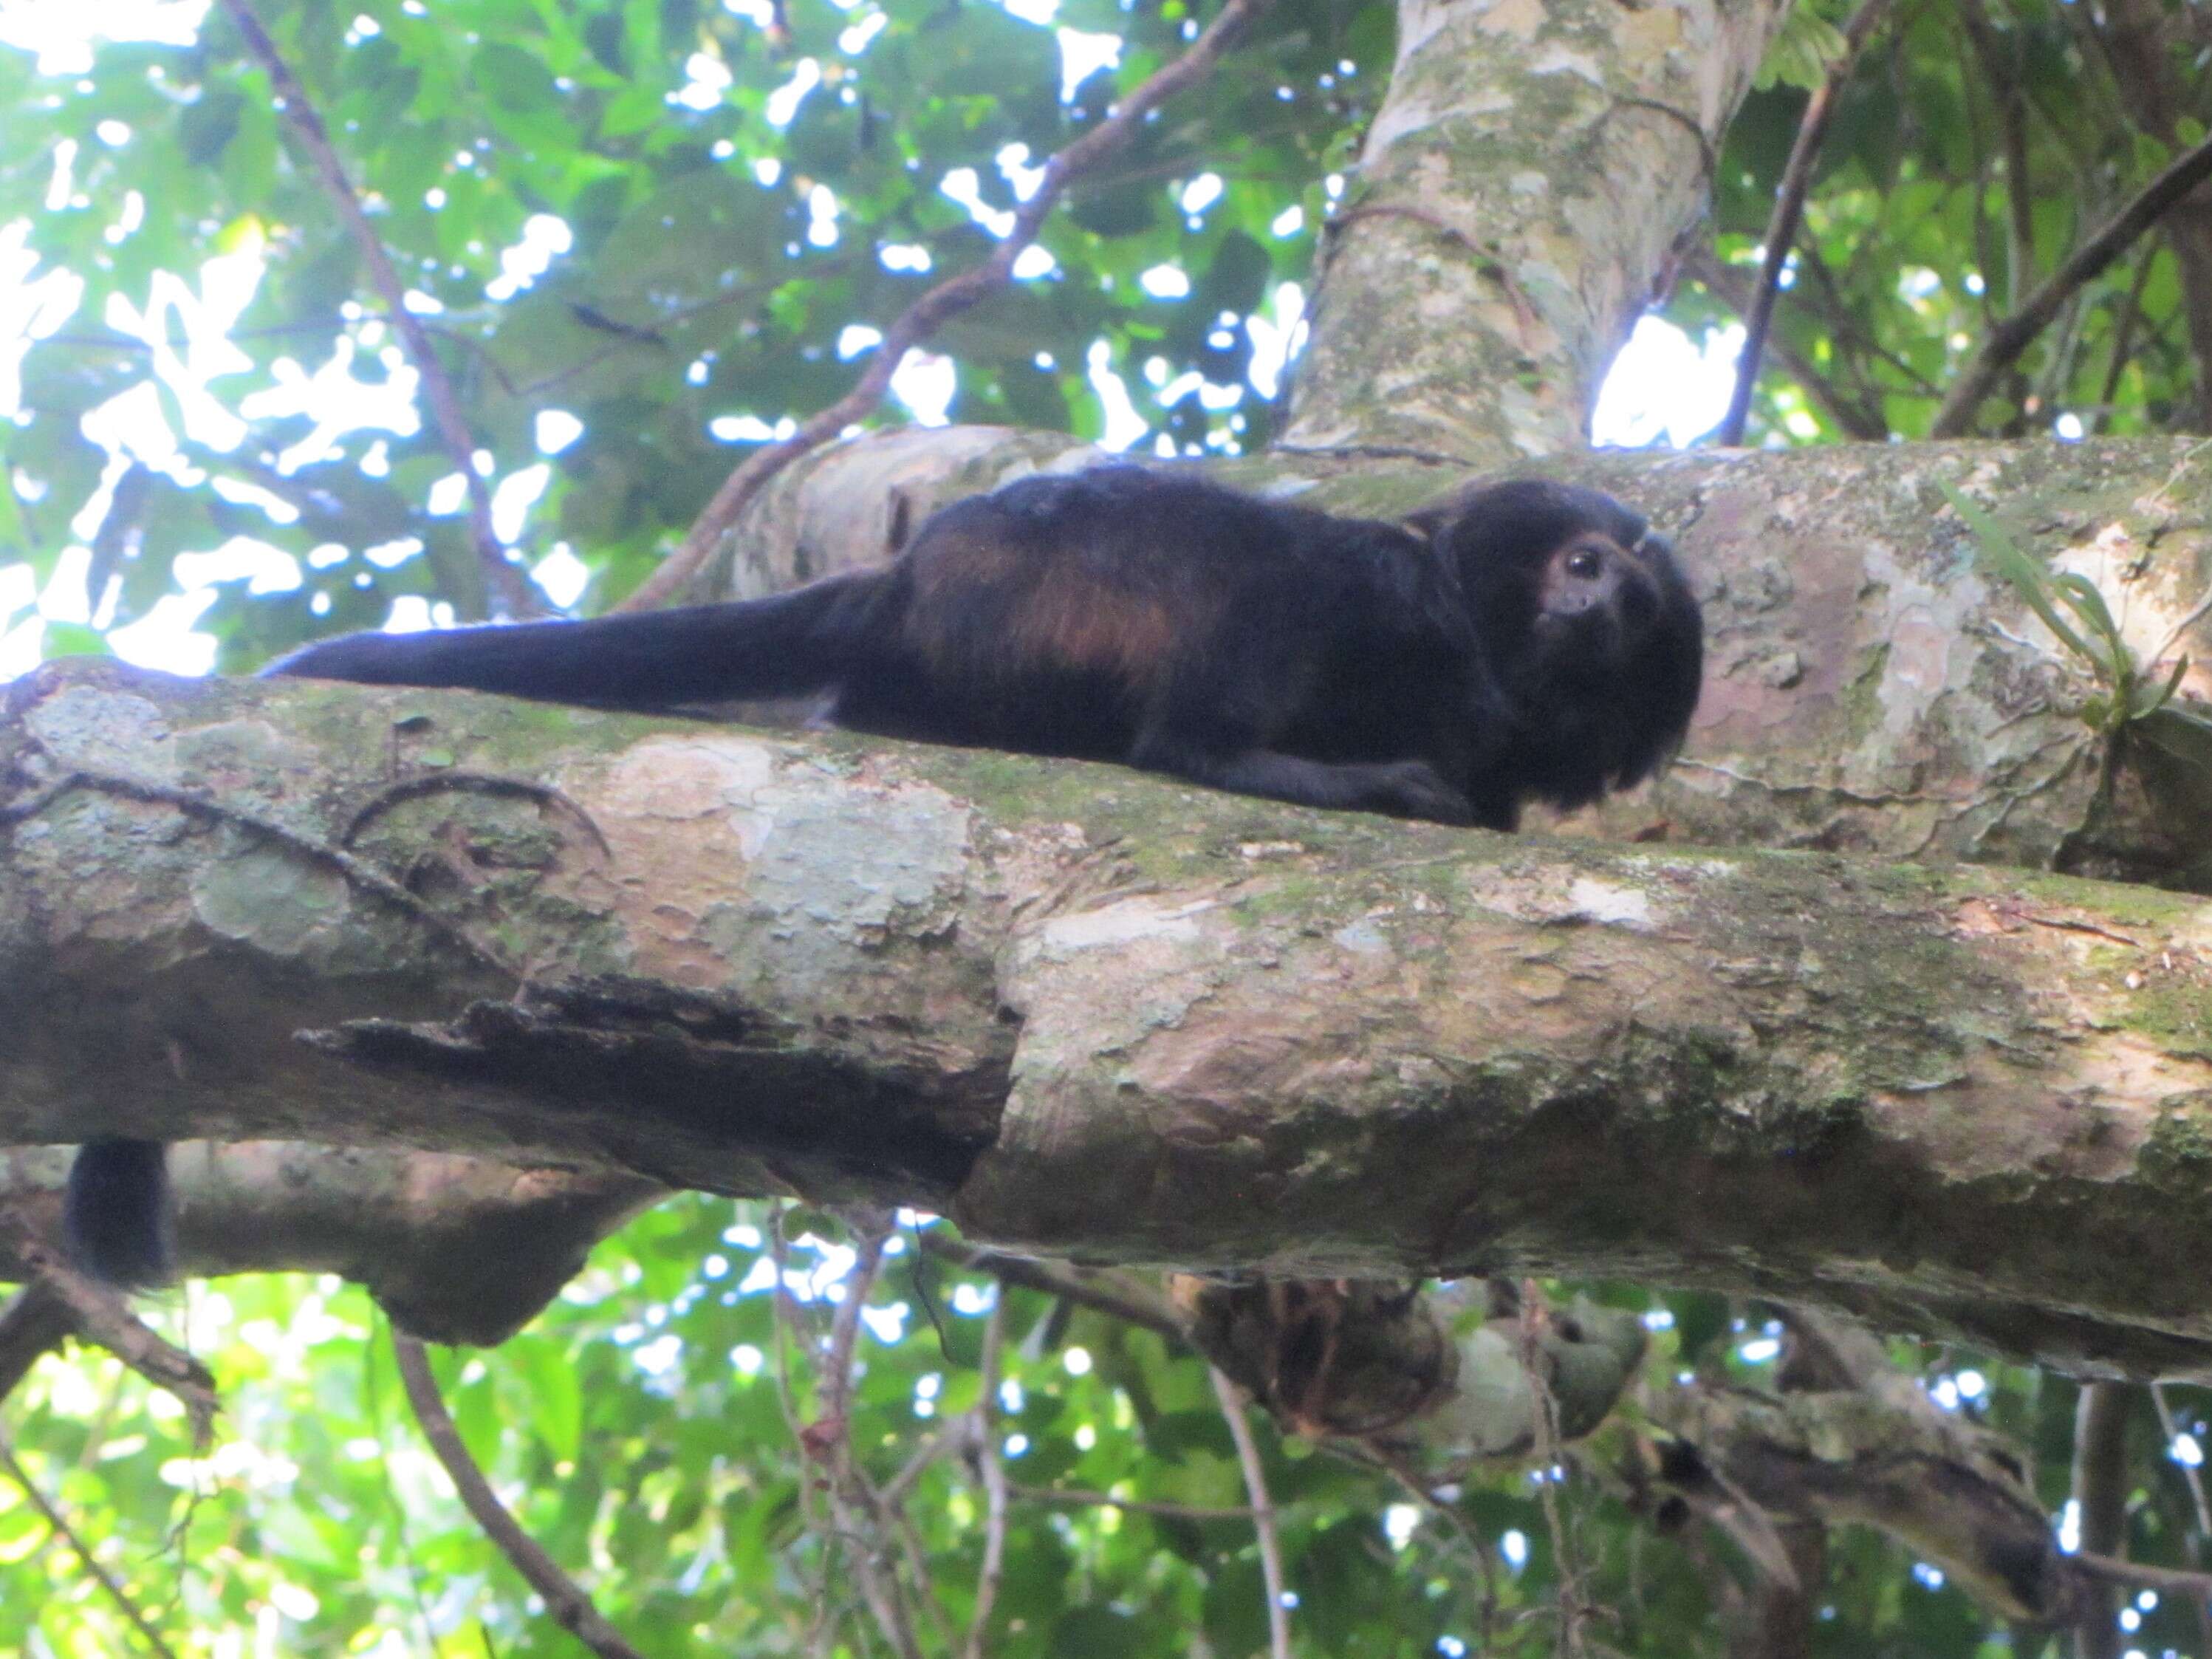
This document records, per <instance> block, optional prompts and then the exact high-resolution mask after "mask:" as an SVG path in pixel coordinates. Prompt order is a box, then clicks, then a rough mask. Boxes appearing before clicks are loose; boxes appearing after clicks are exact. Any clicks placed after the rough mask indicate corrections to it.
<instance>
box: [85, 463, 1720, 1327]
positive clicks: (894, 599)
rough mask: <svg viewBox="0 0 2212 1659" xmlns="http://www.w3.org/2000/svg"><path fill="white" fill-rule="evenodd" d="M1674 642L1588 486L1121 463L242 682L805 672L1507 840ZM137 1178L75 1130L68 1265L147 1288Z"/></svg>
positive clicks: (1663, 550)
mask: <svg viewBox="0 0 2212 1659" xmlns="http://www.w3.org/2000/svg"><path fill="white" fill-rule="evenodd" d="M1702 652H1703V633H1702V627H1701V623H1700V621H1699V613H1698V605H1697V601H1696V599H1694V598H1693V597H1692V593H1691V592H1690V587H1689V584H1688V583H1687V582H1686V580H1684V578H1683V575H1682V572H1681V570H1680V567H1679V566H1678V565H1677V564H1676V563H1675V562H1674V552H1673V550H1672V549H1671V548H1670V547H1669V546H1668V543H1667V541H1666V539H1665V538H1663V537H1662V536H1660V535H1658V534H1657V533H1656V532H1653V531H1652V530H1651V529H1650V527H1649V526H1647V525H1646V524H1645V522H1644V520H1643V519H1642V518H1641V517H1640V516H1639V515H1638V514H1637V513H1632V512H1631V511H1630V510H1629V509H1628V508H1627V507H1623V506H1622V505H1621V504H1620V502H1619V501H1614V500H1613V498H1612V497H1611V496H1609V495H1603V494H1601V493H1600V492H1598V491H1596V490H1594V489H1578V488H1576V487H1574V486H1572V485H1568V484H1560V483H1551V482H1548V481H1547V480H1542V479H1533V478H1530V479H1519V480H1515V481H1511V482H1508V483H1498V484H1491V485H1488V486H1486V487H1482V488H1478V489H1468V490H1463V491H1461V492H1459V493H1457V494H1455V495H1452V496H1449V497H1448V498H1446V499H1445V500H1444V501H1441V502H1438V503H1437V505H1435V506H1433V507H1429V508H1427V509H1425V510H1424V511H1423V512H1421V513H1417V514H1415V515H1414V516H1413V518H1411V519H1410V520H1407V522H1405V523H1404V524H1389V523H1384V522H1382V521H1380V520H1370V519H1346V518H1337V517H1334V516H1331V515H1330V514H1328V513H1319V512H1315V511H1313V510H1311V509H1310V508H1306V507H1293V506H1289V505H1286V504H1284V503H1281V502H1276V501H1262V500H1260V499H1259V498H1257V497H1255V496H1251V495H1243V494H1240V493H1239V492H1237V491H1235V490H1231V489H1225V488H1223V487H1222V486H1220V485H1218V484H1213V483H1206V482H1204V481H1203V480H1201V479H1199V478H1197V477H1189V476H1186V475H1184V474H1182V473H1179V472H1176V471H1149V470H1146V469H1143V468H1139V467H1134V466H1126V465H1122V466H1107V467H1100V468H1097V469H1094V470H1092V471H1086V472H1079V473H1075V474H1072V475H1066V476H1053V477H1030V478H1024V479H1023V480H1021V481H1020V482H1018V483H1012V484H1009V485H1007V486H1006V488H1004V489H1000V490H997V491H995V492H994V493H993V494H991V495H979V496H975V497H972V498H970V499H969V500H966V501H957V502H955V503H953V504H952V505H951V506H950V507H945V508H944V509H943V510H942V511H940V512H939V513H935V514H933V516H932V517H931V518H930V519H929V520H927V522H926V523H924V524H923V525H922V526H921V529H920V531H919V532H916V534H915V537H914V539H913V540H912V541H911V542H910V543H909V544H908V546H907V547H906V549H905V550H904V551H903V552H902V553H901V554H900V555H899V556H898V557H897V558H896V559H895V560H894V561H893V562H891V563H890V564H889V565H887V566H884V567H883V568H878V569H874V570H866V571H855V572H853V573H850V574H844V575H838V576H832V577H829V578H828V579H826V580H822V581H818V582H816V583H815V584H813V585H812V586H809V587H803V588H800V589H799V590H797V591H796V592H790V593H784V594H779V595H776V596H775V597H773V598H770V599H753V600H748V601H745V602H744V603H741V604H731V605H700V606H694V607H691V608H689V609H684V610H676V611H654V612H651V613H647V614H644V615H639V616H618V617H600V618H599V619H597V620H595V621H591V622H580V623H572V622H547V623H523V624H520V625H517V626H512V627H489V628H465V629H450V630H447V631H445V632H439V633H425V634H406V635H387V634H355V635H348V636H346V637H343V638H341V639H335V640H328V641H324V642H322V643H320V644H317V645H311V646H308V647H306V648H305V649H304V650H301V651H298V652H295V653H293V654H292V655H290V656H289V657H286V658H284V659H282V660H281V661H279V662H276V663H275V664H273V665H271V666H270V669H269V670H268V671H269V672H270V673H272V674H289V675H302V676H307V677H311V678H321V679H333V680H352V681H358V682H361V683H363V684H386V685H420V686H461V687H468V688H471V689H473V690H480V691H498V692H506V693H508V694H510V695H513V696H525V697H537V698H542V699H544V700H547V701H550V702H567V703H578V704H585V705H589V706H592V707H597V708H629V709H641V710H648V711H659V712H668V711H674V710H679V709H684V708H702V707H707V706H711V705H713V704H715V703H719V702H733V701H737V700H740V699H747V698H762V697H778V696H791V695H793V694H798V693H805V692H816V691H826V692H829V693H831V694H833V696H834V702H833V704H832V707H831V715H832V718H833V719H835V720H836V721H837V723H838V724H840V725H842V726H850V727H853V728H854V729H856V730H859V731H863V732H879V733H882V734H884V735H885V736H890V737H899V738H917V739H920V740H922V741H925V742H932V743H952V744H971V745H975V746H978V747H984V748H994V749H1010V750H1025V751H1028V752H1030V753H1034V754H1046V755H1069V756H1078V757H1086V758H1090V759H1093V760H1107V761H1119V762H1121V763H1124V764H1127V765H1130V766H1134V767H1139V768H1142V769H1146V770H1148V771H1154V772H1164V773H1167V774H1170V775H1174V776H1176V777H1181V778H1187V779H1189V780H1190V781H1193V782H1195V783H1201V784H1208V785H1211V786H1212V787H1216V788H1220V789H1228V790H1234V791H1237V792H1239V793H1244V794H1252V795H1266V796H1271V797H1273V798H1274V799H1279V800H1288V801H1295V802H1298V803H1300V804H1302V805H1308V806H1321V807H1348V808H1359V809H1364V810H1367V811H1378V812H1389V813H1395V814H1397V815H1399V816H1401V817H1413V818H1429V819H1434V820H1437V821H1438V822H1441V823H1471V824H1480V825H1481V826H1483V827H1485V828H1486V829H1512V828H1513V827H1514V826H1515V825H1516V823H1517V822H1518V820H1519V817H1520V811H1521V805H1522V802H1523V801H1524V800H1527V799H1537V800H1541V801H1545V802H1547V803H1549V804H1550V805H1553V806H1558V807H1563V808H1570V807H1576V806H1582V805H1587V804H1588V803H1589V802H1591V801H1594V800H1595V799H1598V798H1599V797H1600V796H1601V795H1602V794H1604V793H1606V791H1607V790H1608V789H1612V788H1622V787H1627V786H1629V785H1631V784H1634V783H1637V782H1639V781H1642V780H1643V779H1644V778H1646V777H1649V776H1650V775H1651V774H1652V773H1653V772H1655V771H1656V770H1657V769H1658V768H1659V767H1660V766H1661V765H1662V764H1663V763H1664V762H1665V761H1666V759H1667V758H1668V756H1669V755H1671V754H1672V753H1673V752H1674V749H1675V747H1676V746H1677V745H1678V744H1680V742H1681V739H1682V736H1683V733H1684V732H1685V731H1686V729H1687V727H1688V725H1689V720H1690V714H1691V712H1692V709H1693V708H1695V707H1696V704H1697V701H1698V689H1699V673H1700V665H1701V659H1702ZM162 1181H163V1177H162V1166H161V1149H160V1147H159V1146H156V1145H155V1144H154V1143H151V1142H146V1141H131V1140H110V1141H94V1142H91V1143H88V1145H87V1146H85V1147H84V1149H83V1150H82V1152H81V1153H80V1154H79V1156H78V1158H77V1160H76V1167H75V1169H74V1170H72V1172H71V1174H70V1192H69V1204H68V1221H69V1225H70V1231H71V1235H72V1237H73V1238H74V1239H75V1241H76V1252H77V1255H78V1256H79V1259H80V1260H81V1261H83V1262H84V1263H85V1265H86V1266H88V1267H89V1268H90V1269H91V1270H92V1271H94V1273H98V1274H100V1276H101V1277H103V1278H105V1279H109V1280H111V1281H112V1282H114V1283H117V1284H121V1285H144V1284H149V1283H155V1282H158V1281H159V1280H160V1279H161V1278H162V1277H163V1276H164V1274H165V1270H166V1267H167V1255H168V1252H167V1241H166V1237H165V1233H164V1231H163V1229H164V1228H165V1227H166V1225H167V1223H166V1220H165V1219H164V1218H165V1216H166V1212H167V1206H166V1201H165V1196H164V1194H163V1192H162Z"/></svg>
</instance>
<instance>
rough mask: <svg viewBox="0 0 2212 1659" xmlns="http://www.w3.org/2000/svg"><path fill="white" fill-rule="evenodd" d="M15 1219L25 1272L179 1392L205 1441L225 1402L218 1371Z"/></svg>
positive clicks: (139, 1368)
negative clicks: (155, 1328) (220, 1396)
mask: <svg viewBox="0 0 2212 1659" xmlns="http://www.w3.org/2000/svg"><path fill="white" fill-rule="evenodd" d="M9 1225H11V1226H12V1227H13V1229H14V1230H15V1234H16V1238H15V1259H16V1261H18V1262H20V1263H21V1266H22V1269H23V1272H24V1273H25V1274H26V1276H27V1278H29V1279H30V1280H31V1281H32V1282H33V1284H35V1285H43V1286H44V1287H45V1288H46V1291H48V1292H50V1293H51V1294H52V1296H54V1297H56V1298H57V1299H58V1301H59V1302H60V1303H61V1304H62V1305H63V1307H64V1308H65V1309H66V1310H68V1312H69V1316H70V1318H71V1319H72V1320H73V1321H74V1322H76V1333H77V1334H78V1335H79V1336H81V1337H82V1338H83V1339H84V1340H86V1341H88V1342H96V1343H98V1344H99V1345H100V1346H101V1347H103V1348H105V1349H106V1350H107V1351H108V1352H110V1353H112V1354H113V1355H114V1356H115V1357H116V1358H118V1359H119V1360H121V1361H122V1362H123V1363H124V1364H126V1365H128V1366H129V1367H130V1368H131V1370H134V1371H136V1372H137V1373H138V1375H139V1376H143V1377H144V1378H145V1379H146V1380H147V1381H148V1382H149V1383H152V1384H153V1385H154V1386H155V1388H157V1389H167V1391H168V1392H169V1393H171V1394H173V1395H175V1396H176V1397H177V1399H178V1400H179V1401H181V1402H182V1403H183V1405H184V1407H185V1413H186V1415H187V1416H188V1417H189V1418H190V1419H191V1425H192V1443H193V1444H194V1445H204V1444H205V1443H206V1441H207V1437H208V1426H209V1425H210V1424H211V1423H212V1422H214V1420H215V1414H216V1411H217V1409H219V1407H220V1404H221V1402H220V1401H218V1400H217V1398H216V1391H215V1376H214V1374H213V1373H212V1372H210V1370H208V1368H207V1367H206V1366H204V1365H203V1364H200V1362H199V1361H198V1360H197V1359H195V1358H192V1356H191V1355H190V1354H188V1353H186V1352H185V1351H184V1350H183V1349H182V1348H179V1347H178V1346H176V1345H175V1344H174V1343H172V1342H166V1341H164V1340H162V1339H161V1338H160V1337H158V1336H156V1335H155V1334H154V1333H153V1332H152V1331H151V1330H149V1328H147V1327H146V1326H145V1325H144V1324H143V1323H142V1322H139V1321H138V1320H137V1319H136V1318H134V1317H132V1316H131V1310H129V1309H128V1308H126V1307H125V1306H124V1305H123V1303H122V1301H121V1299H120V1298H119V1297H117V1296H116V1294H115V1292H114V1291H111V1290H109V1289H108V1288H107V1287H106V1285H100V1284H98V1283H96V1282H95V1281H94V1280H93V1279H88V1278H87V1277H86V1276H85V1275H84V1274H83V1273H80V1272H79V1271H78V1270H77V1269H76V1267H74V1266H72V1265H71V1264H70V1261H69V1260H68V1259H67V1258H66V1257H65V1256H64V1255H63V1254H62V1253H61V1252H60V1251H59V1250H58V1249H55V1248H54V1247H53V1246H52V1244H49V1243H46V1241H45V1240H44V1239H43V1238H40V1237H38V1236H37V1235H36V1234H35V1233H33V1231H32V1230H31V1229H30V1228H29V1227H28V1226H27V1225H25V1224H24V1223H23V1222H22V1220H21V1218H19V1217H9Z"/></svg>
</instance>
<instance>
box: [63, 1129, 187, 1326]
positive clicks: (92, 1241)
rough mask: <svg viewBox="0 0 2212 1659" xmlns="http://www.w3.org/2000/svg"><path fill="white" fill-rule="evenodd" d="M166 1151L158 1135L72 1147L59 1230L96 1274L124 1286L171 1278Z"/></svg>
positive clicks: (88, 1269)
mask: <svg viewBox="0 0 2212 1659" xmlns="http://www.w3.org/2000/svg"><path fill="white" fill-rule="evenodd" d="M167 1151H168V1149H167V1147H165V1146H162V1145H161V1142H160V1141H158V1140H88V1141H86V1142H85V1143H84V1145H83V1146H80V1147H79V1148H77V1154H76V1163H74V1164H71V1165H70V1174H69V1190H68V1192H67V1194H65V1195H64V1200H63V1204H62V1236H63V1237H64V1239H65V1240H66V1241H67V1242H68V1244H69V1251H70V1256H71V1257H72V1258H74V1259H75V1261H76V1265H77V1266H78V1267H82V1268H83V1269H84V1271H85V1272H87V1273H90V1274H91V1275H92V1276H93V1277H94V1278H95V1279H101V1280H104V1281H105V1282H106V1283H107V1284H110V1285H116V1286H118V1288H120V1289H123V1290H129V1291H138V1290H149V1289H151V1288H152V1287H153V1286H155V1285H163V1284H167V1282H168V1279H169V1273H170V1270H171V1268H172V1267H173V1265H174V1257H175V1254H176V1253H175V1248H174V1246H173V1243H171V1222H170V1216H169V1170H168V1160H167Z"/></svg>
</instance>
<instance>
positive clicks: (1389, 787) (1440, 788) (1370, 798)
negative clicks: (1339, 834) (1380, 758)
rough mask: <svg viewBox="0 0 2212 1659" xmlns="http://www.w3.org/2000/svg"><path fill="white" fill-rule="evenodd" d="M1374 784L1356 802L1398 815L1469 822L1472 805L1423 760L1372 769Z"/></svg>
mask: <svg viewBox="0 0 2212 1659" xmlns="http://www.w3.org/2000/svg"><path fill="white" fill-rule="evenodd" d="M1360 805H1363V806H1365V807H1368V808H1369V809H1370V810H1371V811H1377V812H1389V813H1393V814H1395V815H1396V816H1397V817H1402V818H1426V819H1428V820H1429V821H1430V822H1431V823H1474V807H1473V806H1472V805H1469V804H1468V799H1467V797H1466V796H1465V795H1464V794H1462V793H1460V792H1459V791H1458V790H1456V789H1455V788H1453V787H1451V785H1449V783H1446V782H1445V781H1444V780H1443V774H1442V773H1440V772H1438V771H1437V769H1436V768H1435V767H1433V766H1431V765H1430V764H1429V763H1428V762H1426V761H1393V762H1392V763H1389V765H1387V766H1378V767H1376V769H1375V786H1374V787H1373V788H1372V789H1371V790H1370V792H1369V793H1368V795H1367V798H1366V799H1364V800H1363V801H1361V803H1360Z"/></svg>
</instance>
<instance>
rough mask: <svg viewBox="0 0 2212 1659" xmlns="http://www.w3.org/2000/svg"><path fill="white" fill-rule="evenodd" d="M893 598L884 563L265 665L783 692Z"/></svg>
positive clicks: (819, 667)
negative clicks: (672, 604) (754, 594)
mask: <svg viewBox="0 0 2212 1659" xmlns="http://www.w3.org/2000/svg"><path fill="white" fill-rule="evenodd" d="M891 602H892V599H891V590H890V579H889V578H888V577H887V576H886V575H885V574H884V573H882V572H879V571H866V572H858V573H854V574H850V575H844V576H832V577H829V578H828V579H827V580H823V581H818V582H816V583H814V584H813V585H812V586H807V587H802V588H799V589H797V590H795V591H793V592H789V593H778V594H775V595H774V596H772V597H770V598H769V599H747V600H744V601H742V602H740V603H736V604H730V605H691V606H688V607H686V608H684V609H681V610H676V611H648V612H646V613H643V614H641V615H639V616H634V617H633V616H622V617H598V618H596V619H594V620H592V621H590V622H544V623H516V624H513V625H512V626H507V627H489V628H454V629H442V630H440V631H436V632H432V633H424V634H349V635H345V636H343V638H340V639H335V640H325V641H322V642H321V643H320V644H318V645H311V646H308V647H306V649H304V650H301V651H295V652H294V653H292V654H291V655H290V656H289V657H286V658H283V659H281V660H279V661H277V662H275V663H272V664H271V665H270V666H269V668H268V670H267V672H269V673H271V674H290V675H298V676H301V677H304V678H310V679H325V680H352V681H356V682H358V683H360V684H368V685H424V686H459V687H465V688H467V689H468V690H476V691H497V692H502V693H505V694H506V695H507V696H517V697H536V698H538V699H540V700H541V701H543V702H573V703H582V704H586V705H589V706H591V707H593V708H635V709H645V710H654V709H665V708H678V707H682V706H684V705H686V704H693V703H708V702H727V701H733V700H736V699H738V698H745V697H780V696H792V695H794V694H798V693H803V692H807V691H815V690H822V689H823V688H825V687H827V686H829V685H832V684H835V683H836V681H837V680H838V679H839V678H841V677H842V675H843V674H844V673H845V672H846V671H847V670H848V668H849V667H850V666H851V665H853V664H854V662H855V661H856V660H857V659H858V658H859V655H860V651H861V649H862V648H863V647H864V646H865V644H866V640H867V638H868V637H869V635H870V634H871V631H872V629H877V628H878V627H879V626H880V619H881V617H882V614H883V609H884V606H885V605H887V604H890V603H891Z"/></svg>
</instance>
